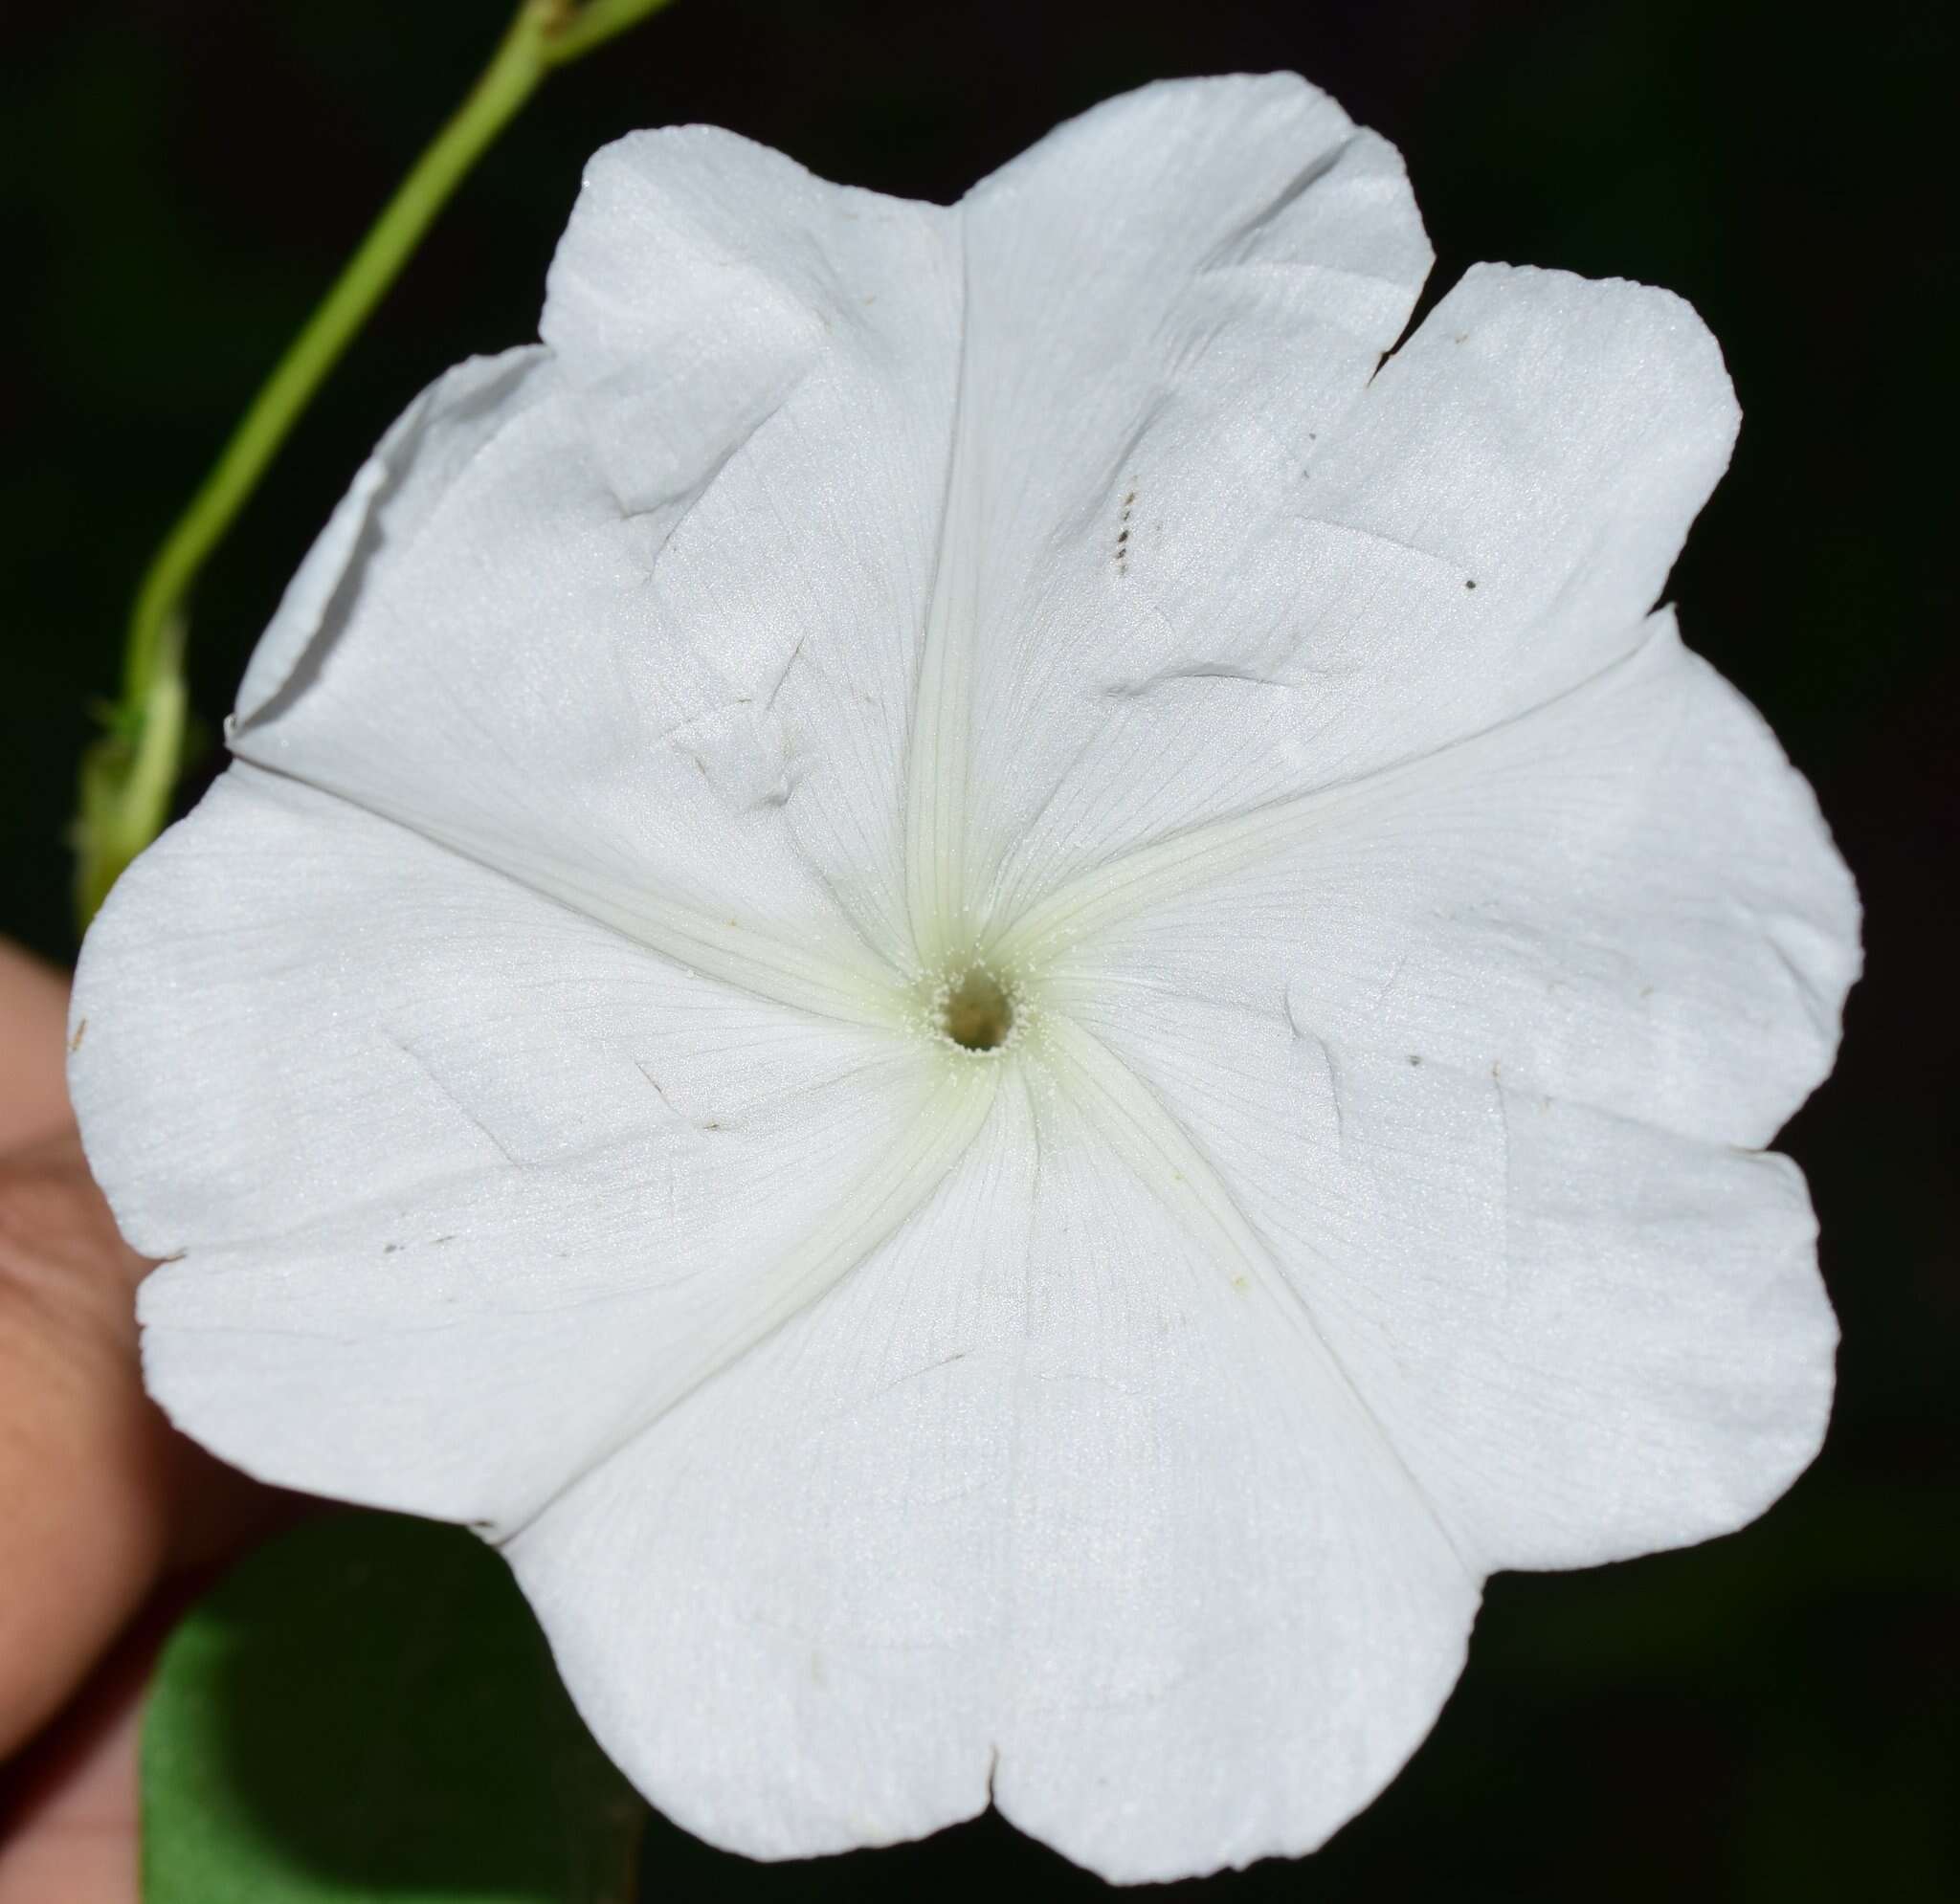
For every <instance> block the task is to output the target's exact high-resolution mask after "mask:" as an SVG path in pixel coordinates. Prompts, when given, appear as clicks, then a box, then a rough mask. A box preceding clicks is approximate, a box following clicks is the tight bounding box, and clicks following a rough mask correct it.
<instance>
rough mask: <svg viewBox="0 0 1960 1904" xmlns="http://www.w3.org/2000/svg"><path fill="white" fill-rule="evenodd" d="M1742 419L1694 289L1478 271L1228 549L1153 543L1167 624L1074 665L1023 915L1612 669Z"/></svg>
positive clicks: (1016, 889) (1133, 571) (1141, 603)
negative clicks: (1099, 660) (1226, 824)
mask: <svg viewBox="0 0 1960 1904" xmlns="http://www.w3.org/2000/svg"><path fill="white" fill-rule="evenodd" d="M1735 420H1736V410H1735V403H1734V398H1733V396H1732V394H1731V392H1730V389H1729V386H1728V380H1727V377H1726V374H1725V372H1724V370H1723V366H1722V360H1721V356H1720V353H1719V352H1718V351H1717V349H1716V347H1715V344H1714V342H1713V340H1712V339H1711V338H1710V337H1709V336H1708V334H1707V332H1706V330H1705V329H1704V327H1703V325H1702V323H1701V321H1699V320H1698V319H1697V318H1696V317H1695V315H1694V313H1693V312H1692V311H1691V310H1690V309H1689V308H1688V307H1687V305H1685V304H1684V303H1682V301H1681V299H1678V298H1675V297H1672V296H1670V295H1669V294H1667V293H1665V292H1659V291H1652V290H1648V289H1645V288H1643V287H1641V286H1637V285H1632V284H1626V283H1620V282H1610V283H1592V282H1589V281H1587V280H1584V279H1581V278H1576V277H1567V276H1565V275H1563V274H1559V273H1555V272H1539V271H1513V270H1509V269H1506V268H1503V267H1499V266H1494V265H1480V266H1478V267H1476V268H1475V269H1474V270H1472V271H1471V272H1469V273H1468V274H1467V275H1466V276H1465V277H1463V279H1462V280H1461V282H1459V284H1458V285H1457V286H1456V288H1455V289H1454V290H1452V291H1451V292H1450V294H1449V295H1448V296H1447V297H1446V298H1444V299H1443V300H1442V301H1441V302H1440V303H1439V304H1438V305H1437V308H1436V309H1435V310H1434V311H1433V312H1432V313H1431V314H1430V316H1429V317H1428V319H1427V320H1426V321H1424V322H1423V324H1422V325H1421V326H1420V328H1419V329H1418V330H1417V331H1416V332H1415V333H1414V336H1413V337H1411V338H1410V339H1409V341H1408V342H1407V343H1404V344H1403V345H1402V346H1401V348H1400V349H1399V350H1397V351H1396V352H1395V354H1394V355H1393V357H1392V358H1391V359H1390V360H1389V362H1388V363H1387V364H1386V365H1384V366H1383V367H1382V369H1381V372H1380V374H1379V375H1378V376H1376V377H1375V379H1374V380H1373V382H1372V383H1371V384H1370V386H1369V387H1368V389H1367V391H1366V392H1365V394H1363V395H1362V396H1361V398H1360V400H1359V401H1358V402H1356V403H1354V404H1352V405H1350V406H1348V408H1347V409H1346V410H1344V411H1343V413H1342V414H1341V415H1340V416H1339V417H1338V418H1337V419H1336V420H1335V421H1334V422H1333V423H1332V425H1331V427H1330V428H1329V429H1328V430H1326V431H1324V432H1323V433H1322V439H1321V441H1320V442H1319V443H1318V445H1316V446H1315V447H1314V448H1313V450H1312V452H1311V453H1310V454H1308V455H1306V456H1305V457H1304V458H1303V461H1302V464H1301V465H1300V466H1299V467H1296V469H1295V470H1293V471H1292V472H1291V479H1290V480H1289V481H1288V482H1286V484H1285V485H1284V486H1283V488H1281V487H1278V486H1277V483H1276V487H1275V488H1274V491H1273V494H1272V496H1271V498H1270V500H1269V501H1268V502H1267V503H1266V505H1265V506H1264V507H1262V508H1260V509H1258V510H1257V512H1255V511H1253V510H1252V509H1251V508H1250V507H1249V506H1248V508H1247V515H1248V519H1249V521H1250V523H1251V529H1250V533H1246V532H1241V533H1240V534H1238V535H1237V536H1236V537H1235V538H1233V539H1231V540H1229V541H1228V542H1226V544H1225V555H1224V559H1222V560H1213V561H1210V562H1205V563H1200V562H1197V561H1195V560H1194V561H1192V563H1191V564H1190V565H1188V569H1186V568H1172V569H1171V570H1170V571H1169V572H1168V573H1160V572H1159V570H1158V569H1157V568H1155V567H1153V566H1151V565H1149V564H1148V563H1147V561H1144V560H1142V559H1137V560H1133V561H1132V563H1131V564H1130V566H1129V572H1128V575H1127V578H1126V580H1127V585H1128V587H1129V589H1130V592H1131V596H1132V598H1133V599H1134V600H1135V601H1136V602H1137V605H1138V606H1137V610H1136V614H1135V615H1134V616H1133V618H1132V626H1134V627H1137V628H1140V629H1141V628H1142V627H1144V626H1145V625H1146V623H1149V624H1151V625H1153V626H1154V628H1155V629H1156V631H1157V632H1156V634H1155V635H1154V636H1153V637H1151V639H1150V640H1149V641H1148V642H1145V641H1144V640H1143V639H1142V638H1141V637H1139V639H1138V641H1137V642H1136V644H1135V648H1134V653H1135V659H1134V660H1133V662H1132V664H1131V665H1130V666H1129V667H1128V668H1127V670H1121V669H1116V668H1113V667H1106V668H1105V671H1104V674H1103V676H1102V678H1101V679H1100V680H1097V681H1091V680H1088V679H1086V678H1077V679H1075V680H1071V681H1061V680H1057V681H1055V682H1054V683H1053V686H1054V687H1055V689H1056V690H1057V691H1058V692H1059V693H1060V695H1061V699H1062V706H1063V713H1062V715H1061V716H1060V725H1061V728H1062V730H1063V731H1066V732H1067V733H1069V734H1071V735H1074V736H1077V737H1078V739H1079V742H1080V744H1079V745H1078V747H1077V749H1076V750H1075V751H1074V752H1073V753H1072V754H1070V755H1068V756H1067V757H1066V761H1065V765H1064V766H1063V768H1062V769H1061V771H1060V772H1059V774H1058V773H1057V772H1056V771H1055V770H1054V769H1053V768H1052V767H1051V766H1050V764H1049V760H1050V757H1049V756H1048V755H1047V754H1046V753H1042V754H1039V755H1036V754H1035V753H1034V752H1032V751H1031V749H1029V748H1028V747H1022V748H1021V752H1020V753H1019V754H1017V755H1016V759H1017V760H1022V759H1025V762H1026V764H1025V765H1023V766H1019V767H1017V768H1016V769H1015V771H1017V772H1021V773H1023V774H1024V775H1026V776H1031V777H1032V778H1033V780H1034V782H1035V784H1036V785H1037V786H1040V787H1041V788H1042V790H1043V793H1044V797H1045V798H1046V801H1047V806H1046V808H1045V812H1044V814H1043V817H1042V819H1041V822H1040V824H1039V825H1034V824H1032V823H1024V824H1023V826H1022V828H1021V830H1020V832H1019V833H1017V834H1015V835H1013V836H1012V837H1013V847H1012V851H1011V853H1010V855H1009V860H1008V864H1007V867H1006V869H1005V871H1004V872H1003V874H1002V897H1001V899H1000V901H999V906H998V909H997V910H998V912H1000V913H1011V912H1013V910H1015V909H1016V908H1018V907H1020V906H1022V905H1025V904H1026V903H1028V902H1029V901H1030V900H1031V899H1032V898H1034V897H1036V896H1037V895H1038V894H1039V893H1040V892H1041V891H1042V890H1043V888H1044V887H1052V886H1053V884H1054V883H1055V882H1056V881H1057V880H1058V879H1059V878H1061V877H1064V876H1066V875H1070V874H1072V873H1079V872H1080V871H1081V870H1082V869H1084V868H1086V867H1091V866H1094V865H1096V864H1099V863H1107V862H1108V861H1109V860H1110V859H1111V858H1113V857H1115V856H1117V855H1119V854H1120V853H1121V852H1124V851H1125V850H1128V849H1131V848H1133V847H1134V846H1135V845H1136V844H1137V843H1139V842H1141V841H1145V840H1148V839H1152V838H1155V837H1159V836H1162V835H1164V834H1167V833H1168V832H1169V831H1171V830H1174V829H1175V828H1177V827H1179V826H1185V825H1189V824H1191V823H1192V822H1194V821H1201V820H1207V819H1212V818H1215V817H1218V816H1222V815H1227V814H1231V813H1234V812H1237V811H1244V810H1248V809H1249V808H1253V807H1255V806H1258V805H1259V804H1262V803H1265V802H1269V801H1272V800H1275V799H1282V798H1288V797H1297V796H1299V795H1300V794H1302V793H1304V792H1308V791H1312V790H1317V789H1320V788H1324V787H1326V786H1333V785H1336V784H1339V783H1341V782H1343V781H1348V780H1352V779H1355V778H1358V777H1359V776H1361V775H1363V774H1366V773H1369V772H1372V771H1376V770H1379V769H1380V768H1382V767H1384V766H1388V765H1391V764H1396V763H1400V762H1404V761H1408V760H1411V759H1414V758H1416V757H1419V756H1420V755H1422V754H1424V753H1427V752H1430V751H1433V750H1434V749H1436V748H1437V747H1440V746H1444V745H1448V744H1450V743H1453V742H1457V741H1459V740H1461V739H1462V738H1464V737H1465V736H1467V735H1470V734H1474V733H1477V732H1479V731H1481V729H1483V728H1485V727H1488V726H1491V725H1494V724H1496V723H1498V722H1501V721H1503V720H1509V719H1512V718H1514V717H1516V716H1517V715H1519V714H1520V713H1523V712H1525V711H1526V710H1527V709H1529V708H1531V707H1534V706H1536V705H1538V704H1540V703H1542V702H1543V701H1546V700H1548V699H1550V698H1553V697H1556V696H1557V695H1558V694H1560V693H1562V692H1563V691H1565V690H1566V689H1568V688H1570V687H1571V686H1572V685H1573V684H1574V683H1576V682H1578V681H1581V680H1584V679H1586V678H1588V677H1589V676H1591V675H1593V674H1595V673H1597V672H1598V670H1599V669H1600V668H1602V667H1604V666H1606V665H1607V664H1608V663H1610V662H1611V661H1612V660H1614V659H1615V658H1616V657H1617V656H1619V655H1621V654H1624V653H1626V652H1627V651H1628V650H1629V649H1631V648H1632V647H1633V646H1635V645H1636V644H1637V641H1638V639H1639V629H1640V624H1641V621H1642V619H1643V618H1644V616H1645V615H1646V613H1647V611H1648V610H1649V609H1651V608H1652V606H1653V605H1654V602H1655V600H1656V598H1657V597H1658V595H1659V591H1660V588H1661V587H1662V584H1663V583H1664V581H1665V579H1666V575H1667V571H1668V568H1669V566H1670V565H1671V564H1672V562H1673V560H1674V557H1675V555H1676V553H1677V551H1678V550H1679V549H1680V546H1681V542H1682V536H1683V535H1684V534H1685V533H1686V530H1687V526H1688V524H1689V522H1690V521H1691V520H1692V519H1693V517H1694V515H1695V512H1696V511H1697V510H1698V509H1699V508H1700V507H1701V505H1702V503H1703V501H1704V499H1705V498H1706V497H1707V494H1708V492H1709V490H1710V489H1711V488H1712V487H1713V485H1714V482H1715V480H1716V478H1717V477H1718V476H1720V474H1721V472H1722V470H1723V468H1724V467H1725V466H1726V461H1727V457H1728V452H1729V447H1730V444H1731V442H1732V439H1733V436H1734V431H1735ZM1051 724H1052V723H1051ZM1003 731H1004V735H1005V737H1006V741H1005V742H1004V744H1005V743H1006V742H1012V743H1013V744H1014V745H1016V746H1020V745H1021V743H1019V742H1018V740H1017V738H1016V737H1014V735H1013V730H1003ZM1002 771H1006V769H1005V768H1003V769H1002Z"/></svg>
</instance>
